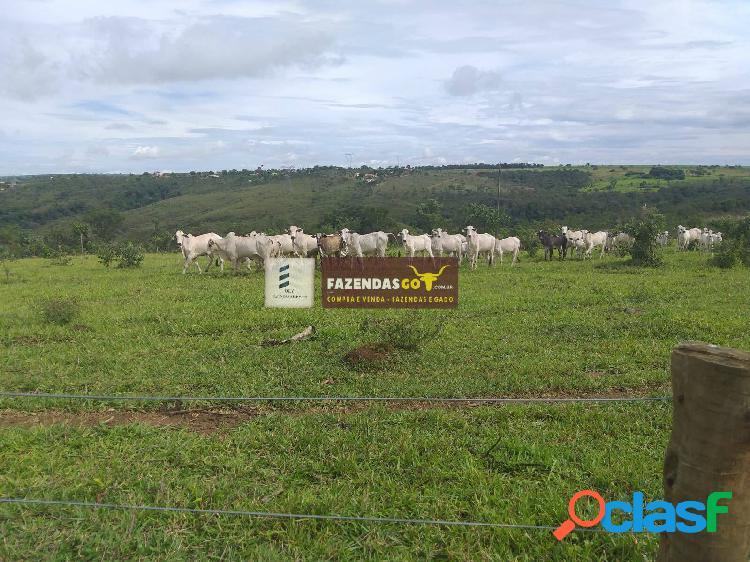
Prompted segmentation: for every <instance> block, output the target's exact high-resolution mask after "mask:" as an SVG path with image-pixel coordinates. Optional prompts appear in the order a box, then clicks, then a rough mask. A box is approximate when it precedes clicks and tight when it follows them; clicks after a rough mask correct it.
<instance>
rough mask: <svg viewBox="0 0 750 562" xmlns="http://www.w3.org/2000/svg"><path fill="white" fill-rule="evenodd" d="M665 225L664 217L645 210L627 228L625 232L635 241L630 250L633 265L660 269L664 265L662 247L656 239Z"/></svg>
mask: <svg viewBox="0 0 750 562" xmlns="http://www.w3.org/2000/svg"><path fill="white" fill-rule="evenodd" d="M664 224H665V221H664V215H660V214H659V213H656V212H654V211H651V210H649V209H644V210H643V212H642V213H641V216H640V217H638V218H636V219H633V220H632V221H630V222H629V223H628V224H627V225H626V226H625V232H627V233H628V234H630V235H631V236H632V237H633V238H634V239H635V241H634V242H633V245H632V246H631V247H630V248H629V249H628V252H629V253H630V256H631V258H632V261H633V264H635V265H642V266H646V267H658V266H660V265H661V264H662V263H663V261H664V260H663V259H662V257H661V246H659V244H658V243H657V242H656V237H657V235H658V234H659V233H660V232H662V231H663V230H664Z"/></svg>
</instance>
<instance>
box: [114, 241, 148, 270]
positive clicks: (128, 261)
mask: <svg viewBox="0 0 750 562" xmlns="http://www.w3.org/2000/svg"><path fill="white" fill-rule="evenodd" d="M118 259H119V263H118V264H117V267H119V268H131V267H141V265H142V264H143V247H142V246H141V245H140V244H133V243H132V242H126V243H124V244H121V245H120V247H119V248H118Z"/></svg>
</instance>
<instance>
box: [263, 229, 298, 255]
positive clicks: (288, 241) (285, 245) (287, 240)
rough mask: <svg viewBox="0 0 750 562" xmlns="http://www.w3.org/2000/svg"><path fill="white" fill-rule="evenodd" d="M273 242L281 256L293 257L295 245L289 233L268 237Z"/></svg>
mask: <svg viewBox="0 0 750 562" xmlns="http://www.w3.org/2000/svg"><path fill="white" fill-rule="evenodd" d="M268 238H269V239H270V240H271V241H272V242H274V243H275V244H277V247H278V253H279V256H293V255H294V243H293V242H292V237H291V236H290V235H289V234H288V233H284V234H274V235H273V236H269V237H268Z"/></svg>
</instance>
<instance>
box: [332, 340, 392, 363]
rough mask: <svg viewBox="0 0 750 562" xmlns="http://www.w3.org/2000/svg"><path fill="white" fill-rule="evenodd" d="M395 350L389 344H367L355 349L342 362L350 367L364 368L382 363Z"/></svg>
mask: <svg viewBox="0 0 750 562" xmlns="http://www.w3.org/2000/svg"><path fill="white" fill-rule="evenodd" d="M394 350H395V348H394V347H393V346H392V345H391V344H389V343H368V344H365V345H361V346H359V347H355V348H354V349H352V350H351V351H349V352H348V353H347V354H346V355H344V362H345V363H346V364H347V365H349V366H350V367H366V366H369V365H377V364H379V363H382V362H383V361H385V360H386V359H388V357H389V356H390V354H391V353H393V351H394Z"/></svg>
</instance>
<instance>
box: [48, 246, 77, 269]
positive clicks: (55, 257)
mask: <svg viewBox="0 0 750 562" xmlns="http://www.w3.org/2000/svg"><path fill="white" fill-rule="evenodd" d="M49 257H50V265H70V264H71V262H72V261H73V258H72V257H70V255H68V253H67V252H66V251H65V250H63V248H62V246H58V247H57V250H50V252H49Z"/></svg>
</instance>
